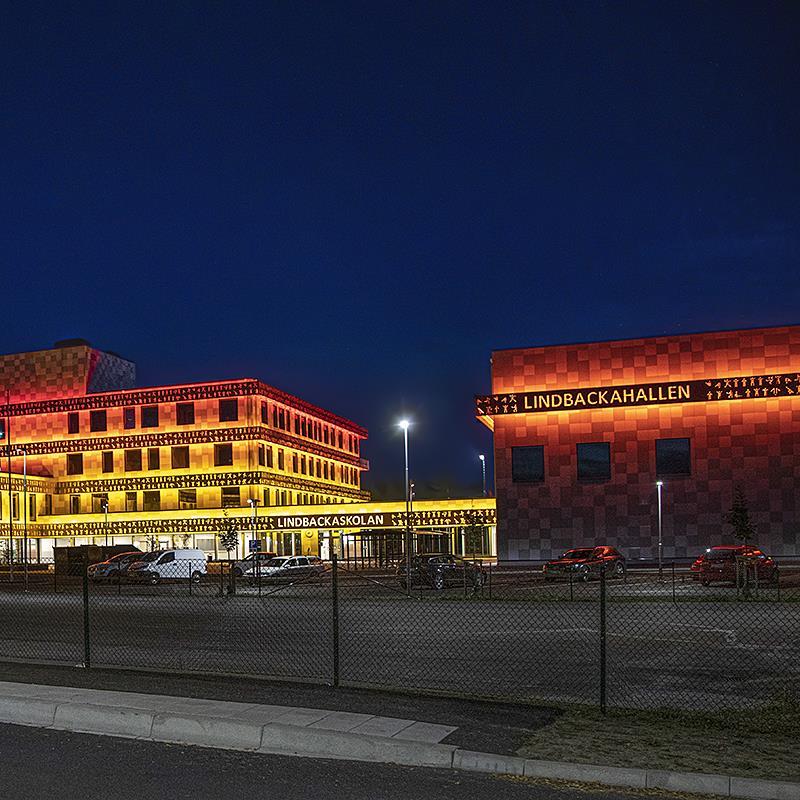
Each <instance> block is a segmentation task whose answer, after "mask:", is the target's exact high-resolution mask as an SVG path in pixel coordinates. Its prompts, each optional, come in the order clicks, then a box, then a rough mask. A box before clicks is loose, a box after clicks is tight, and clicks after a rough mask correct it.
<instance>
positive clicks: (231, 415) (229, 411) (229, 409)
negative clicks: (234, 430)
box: [219, 397, 239, 422]
mask: <svg viewBox="0 0 800 800" xmlns="http://www.w3.org/2000/svg"><path fill="white" fill-rule="evenodd" d="M238 419H239V401H238V400H237V399H236V398H235V397H234V398H232V399H230V400H220V401H219V421H220V422H236V420H238Z"/></svg>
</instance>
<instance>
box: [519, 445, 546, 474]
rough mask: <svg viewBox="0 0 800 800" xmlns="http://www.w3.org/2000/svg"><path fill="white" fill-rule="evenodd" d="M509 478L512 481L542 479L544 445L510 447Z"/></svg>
mask: <svg viewBox="0 0 800 800" xmlns="http://www.w3.org/2000/svg"><path fill="white" fill-rule="evenodd" d="M511 480H512V481H514V483H532V482H534V481H543V480H544V445H535V446H533V447H512V448H511Z"/></svg>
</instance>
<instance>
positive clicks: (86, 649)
mask: <svg viewBox="0 0 800 800" xmlns="http://www.w3.org/2000/svg"><path fill="white" fill-rule="evenodd" d="M83 666H84V667H86V669H89V668H90V667H91V666H92V651H91V643H90V641H89V553H88V551H87V552H85V553H84V554H83Z"/></svg>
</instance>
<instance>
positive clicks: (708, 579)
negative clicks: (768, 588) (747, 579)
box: [691, 544, 778, 586]
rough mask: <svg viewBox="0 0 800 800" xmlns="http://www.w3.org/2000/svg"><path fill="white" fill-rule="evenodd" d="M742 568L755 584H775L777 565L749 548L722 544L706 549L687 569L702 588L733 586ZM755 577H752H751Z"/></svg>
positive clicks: (753, 548)
mask: <svg viewBox="0 0 800 800" xmlns="http://www.w3.org/2000/svg"><path fill="white" fill-rule="evenodd" d="M737 564H743V565H745V566H746V567H750V568H751V570H752V571H750V572H749V575H750V576H753V577H756V578H757V579H758V581H759V583H773V582H774V581H777V580H778V565H777V564H776V563H775V562H774V561H773V560H772V559H771V558H770V557H769V556H768V555H767V554H766V553H765V552H764V551H763V550H761V549H759V548H758V547H755V546H754V545H750V544H723V545H719V546H717V547H709V548H708V550H706V552H705V553H703V555H701V556H700V557H699V558H698V559H697V560H696V561H695V562H694V563H693V564H692V566H691V572H692V576H693V577H694V578H695V580H700V582H701V583H702V584H703V586H708V585H709V584H711V583H733V584H735V583H736V579H737V574H741V572H737V571H740V570H741V566H737ZM754 573H755V574H754Z"/></svg>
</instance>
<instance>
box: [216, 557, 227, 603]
mask: <svg viewBox="0 0 800 800" xmlns="http://www.w3.org/2000/svg"><path fill="white" fill-rule="evenodd" d="M217 566H218V567H219V596H220V597H222V596H224V594H225V570H224V569H223V567H224V566H225V562H224V561H217Z"/></svg>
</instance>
